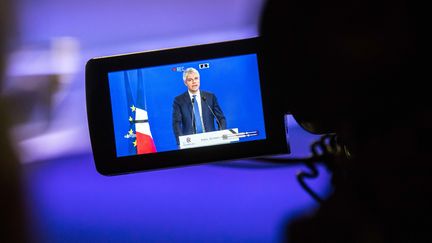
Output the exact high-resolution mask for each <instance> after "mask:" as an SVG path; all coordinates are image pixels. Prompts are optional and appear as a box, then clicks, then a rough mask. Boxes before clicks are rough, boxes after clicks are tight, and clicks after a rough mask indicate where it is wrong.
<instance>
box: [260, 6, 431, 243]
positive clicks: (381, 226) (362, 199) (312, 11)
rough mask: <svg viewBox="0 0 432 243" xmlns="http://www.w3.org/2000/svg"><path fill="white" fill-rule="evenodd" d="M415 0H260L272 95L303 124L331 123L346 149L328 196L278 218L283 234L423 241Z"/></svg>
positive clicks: (425, 136) (423, 121)
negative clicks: (304, 211)
mask: <svg viewBox="0 0 432 243" xmlns="http://www.w3.org/2000/svg"><path fill="white" fill-rule="evenodd" d="M415 4H416V3H413V2H411V1H408V0H396V1H388V0H374V1H372V0H326V1H319V0H317V1H312V0H306V1H303V0H292V1H289V2H286V1H280V0H269V1H267V2H266V4H265V7H264V10H263V12H262V15H261V22H260V35H261V48H262V50H263V59H264V69H265V72H264V73H265V75H267V77H266V80H268V81H269V82H270V83H271V85H270V86H271V87H272V89H273V92H274V93H275V95H274V96H273V98H274V99H277V100H275V102H273V104H280V105H279V106H278V107H277V109H278V111H279V112H281V113H283V112H291V113H292V114H293V116H294V118H295V119H296V120H297V122H298V123H299V124H300V125H301V126H302V127H304V128H305V129H306V130H308V131H310V132H312V133H316V134H326V133H335V134H336V136H337V139H338V143H339V144H341V146H344V147H345V148H346V149H347V151H348V152H349V154H350V156H349V158H346V159H343V158H341V159H338V160H337V161H334V166H333V167H332V168H333V180H332V183H333V186H334V193H333V194H332V195H331V196H330V198H328V200H326V201H325V202H324V203H323V204H322V206H321V207H320V208H319V210H318V211H317V212H316V213H315V214H314V215H313V216H311V217H308V218H300V219H298V220H296V221H295V222H293V223H290V224H289V225H288V226H287V238H286V240H287V241H288V242H306V243H307V242H333V243H334V242H424V241H430V240H429V238H430V235H429V233H428V232H429V230H430V229H429V219H430V218H431V213H430V212H429V211H430V210H429V208H430V205H432V201H431V199H430V198H431V197H430V195H431V192H432V187H430V184H431V179H432V178H431V175H432V163H430V156H431V149H429V148H428V147H429V144H430V142H429V139H430V135H431V134H432V133H431V125H430V124H432V118H431V117H432V115H431V111H430V108H429V106H428V102H427V95H426V92H427V90H428V89H426V88H425V87H424V84H423V83H424V82H423V81H424V80H425V78H424V77H427V76H429V75H426V76H423V75H425V74H424V73H423V70H424V68H422V67H421V65H420V56H419V55H418V48H419V47H418V41H417V38H418V35H417V32H416V31H417V30H418V29H419V26H418V23H419V20H418V17H419V16H421V15H420V14H419V13H418V9H419V8H418V6H416V5H415ZM427 80H428V79H427ZM286 83H289V84H290V85H289V89H287V88H285V84H286ZM426 83H427V82H426Z"/></svg>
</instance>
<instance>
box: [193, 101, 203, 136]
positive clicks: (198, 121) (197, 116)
mask: <svg viewBox="0 0 432 243" xmlns="http://www.w3.org/2000/svg"><path fill="white" fill-rule="evenodd" d="M192 103H193V106H194V117H195V129H196V132H197V133H202V132H203V127H202V124H201V115H200V112H199V108H198V102H197V100H196V95H192Z"/></svg>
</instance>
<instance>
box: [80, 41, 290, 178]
mask: <svg viewBox="0 0 432 243" xmlns="http://www.w3.org/2000/svg"><path fill="white" fill-rule="evenodd" d="M258 42H259V38H258V37H256V38H250V39H242V40H235V41H227V42H220V43H210V44H204V45H195V46H187V47H180V48H172V49H164V50H155V51H147V52H140V53H130V54H122V55H116V56H107V57H95V58H92V59H90V60H89V61H88V62H87V65H86V104H87V118H88V126H89V132H90V138H91V144H92V150H93V157H94V161H95V165H96V169H97V170H98V172H100V173H101V174H103V175H118V174H125V173H134V172H138V171H147V170H154V169H162V168H171V167H178V166H185V165H193V164H200V163H206V162H212V161H221V160H232V159H240V158H248V157H258V156H264V155H273V154H287V153H289V151H290V149H289V144H288V141H287V136H286V129H285V117H284V115H285V114H284V113H283V112H281V111H280V110H279V108H278V99H280V98H281V97H276V96H275V95H272V92H271V87H269V86H268V85H267V82H266V80H265V77H266V75H265V73H264V71H263V70H262V68H261V67H262V66H263V65H262V57H261V56H262V55H261V53H260V50H259V48H258V46H259V45H258Z"/></svg>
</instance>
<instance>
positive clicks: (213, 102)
mask: <svg viewBox="0 0 432 243" xmlns="http://www.w3.org/2000/svg"><path fill="white" fill-rule="evenodd" d="M200 92H201V110H202V119H203V123H204V129H205V131H206V132H211V131H215V130H216V128H215V121H216V123H217V124H218V130H223V129H226V121H225V116H224V114H223V112H222V109H221V108H220V106H219V103H218V101H217V99H216V96H215V95H214V94H212V93H210V92H206V91H202V90H201V91H200ZM204 97H205V98H204ZM209 107H210V108H211V109H212V110H213V113H214V115H213V114H212V112H211V110H210V109H209ZM192 112H193V109H192V102H191V99H190V96H189V93H188V92H187V91H186V92H184V93H183V94H181V95H179V96H177V97H175V99H174V103H173V115H172V126H173V130H174V135H175V138H176V141H177V144H179V139H178V137H179V136H182V135H188V134H193V133H195V129H194V124H193V123H192V118H193V116H192ZM215 116H216V117H217V120H216V119H215Z"/></svg>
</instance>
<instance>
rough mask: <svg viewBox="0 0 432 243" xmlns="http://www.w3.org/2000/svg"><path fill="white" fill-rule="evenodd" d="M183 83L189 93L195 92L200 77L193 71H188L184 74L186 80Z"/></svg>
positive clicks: (197, 88) (198, 85)
mask: <svg viewBox="0 0 432 243" xmlns="http://www.w3.org/2000/svg"><path fill="white" fill-rule="evenodd" d="M184 83H185V85H186V86H187V87H188V90H189V91H190V92H191V93H196V92H197V91H198V90H199V87H200V78H199V77H198V75H196V74H195V73H189V74H187V75H186V81H185V82H184Z"/></svg>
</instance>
